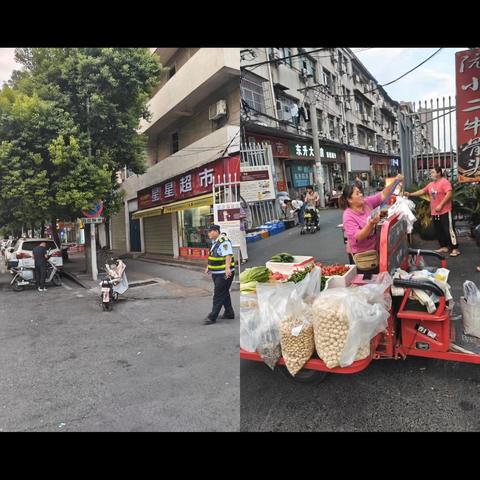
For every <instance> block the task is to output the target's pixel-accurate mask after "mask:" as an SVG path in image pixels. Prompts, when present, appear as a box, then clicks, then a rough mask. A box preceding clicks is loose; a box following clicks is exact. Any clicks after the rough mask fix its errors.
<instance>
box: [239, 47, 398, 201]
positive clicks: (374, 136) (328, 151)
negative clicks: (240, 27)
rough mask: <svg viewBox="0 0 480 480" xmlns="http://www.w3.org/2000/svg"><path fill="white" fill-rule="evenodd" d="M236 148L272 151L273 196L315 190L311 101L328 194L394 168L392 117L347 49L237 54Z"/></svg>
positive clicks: (390, 104) (384, 97) (387, 102)
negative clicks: (268, 147) (239, 105)
mask: <svg viewBox="0 0 480 480" xmlns="http://www.w3.org/2000/svg"><path fill="white" fill-rule="evenodd" d="M241 98H242V110H241V116H242V142H244V143H246V144H249V143H253V142H256V143H259V142H260V143H262V142H267V143H270V144H271V145H272V153H273V156H274V165H275V170H276V178H277V191H288V192H289V194H290V195H292V196H295V195H297V194H299V193H300V192H301V191H303V190H304V187H305V186H306V185H308V184H316V185H318V177H319V176H318V172H316V169H315V158H314V152H313V144H312V124H311V122H312V119H311V118H310V104H311V103H312V102H314V104H315V112H316V118H315V119H313V121H315V122H317V126H318V132H319V140H320V155H321V161H322V168H323V172H322V176H323V181H324V190H325V192H326V193H328V192H330V191H331V190H333V189H338V188H339V187H341V186H342V185H343V184H344V183H345V182H347V181H350V180H352V179H353V178H355V177H357V176H360V177H361V178H362V179H363V181H364V182H365V184H366V185H369V186H371V187H374V186H375V185H376V182H377V181H378V180H379V178H380V177H382V178H383V179H384V178H385V177H387V176H391V175H395V174H396V173H398V171H399V169H400V151H399V133H398V124H397V110H398V107H399V104H398V103H397V102H395V101H393V100H392V99H391V98H390V97H389V96H388V94H387V93H386V92H385V90H383V88H382V87H380V86H379V85H378V82H377V81H376V80H375V78H374V77H373V76H372V75H371V74H370V73H369V71H368V70H367V69H366V68H365V67H364V65H363V64H362V63H361V62H360V60H359V59H358V58H357V56H356V55H355V53H354V52H353V51H352V50H351V49H349V48H330V49H328V48H323V49H319V48H305V49H299V48H249V49H242V51H241Z"/></svg>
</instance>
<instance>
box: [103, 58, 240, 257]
mask: <svg viewBox="0 0 480 480" xmlns="http://www.w3.org/2000/svg"><path fill="white" fill-rule="evenodd" d="M151 52H152V55H153V54H156V55H158V57H159V60H160V62H161V64H162V65H163V66H164V67H167V68H166V70H165V72H164V73H163V74H162V78H161V80H160V83H159V85H158V88H157V89H156V91H155V92H154V94H153V96H152V98H151V100H150V101H149V103H148V107H149V110H150V112H151V119H150V120H149V121H143V120H142V122H141V124H140V133H143V134H145V135H146V136H147V138H148V146H147V154H146V162H147V171H146V173H145V174H143V175H130V176H128V177H127V178H126V179H125V181H124V183H123V184H122V186H121V189H122V190H123V192H124V206H123V208H122V210H121V211H120V212H119V213H118V214H117V215H115V216H114V217H113V218H112V219H111V228H110V232H111V245H112V248H113V249H114V250H116V251H123V252H142V253H146V254H160V255H170V256H173V257H195V258H198V257H204V256H205V255H207V252H208V249H207V232H206V229H207V226H208V225H209V224H210V223H212V222H213V210H212V205H213V196H212V184H213V181H214V179H217V178H218V176H221V177H223V174H224V173H226V174H227V175H228V173H232V172H234V171H239V163H240V159H239V154H238V152H239V144H240V133H239V132H240V90H239V76H240V53H239V52H240V51H239V49H237V48H152V49H151ZM216 181H218V180H216Z"/></svg>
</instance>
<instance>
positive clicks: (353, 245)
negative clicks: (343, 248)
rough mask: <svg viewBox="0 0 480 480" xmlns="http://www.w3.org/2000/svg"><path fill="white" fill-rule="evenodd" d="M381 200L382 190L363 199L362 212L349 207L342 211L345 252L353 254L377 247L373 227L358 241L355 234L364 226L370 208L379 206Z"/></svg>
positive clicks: (368, 216)
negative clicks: (345, 239) (345, 243)
mask: <svg viewBox="0 0 480 480" xmlns="http://www.w3.org/2000/svg"><path fill="white" fill-rule="evenodd" d="M382 200H383V199H382V192H378V193H377V194H375V195H372V196H370V197H366V198H365V199H364V204H363V212H362V213H360V212H356V211H355V210H353V209H351V208H347V209H345V211H344V212H343V229H344V231H345V235H346V237H347V252H348V251H350V253H352V254H353V255H354V254H356V253H361V252H367V251H368V250H376V249H377V234H376V232H375V229H374V230H373V231H372V232H371V233H370V235H369V236H368V237H367V238H365V239H364V240H360V241H358V240H357V239H356V235H357V233H358V232H359V231H360V230H362V228H364V227H365V225H366V224H367V222H368V219H369V218H370V214H371V213H372V210H374V209H375V208H377V207H378V206H380V204H381V203H382Z"/></svg>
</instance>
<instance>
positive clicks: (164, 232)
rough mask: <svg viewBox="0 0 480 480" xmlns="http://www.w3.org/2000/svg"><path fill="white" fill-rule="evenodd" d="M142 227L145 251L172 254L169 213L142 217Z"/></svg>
mask: <svg viewBox="0 0 480 480" xmlns="http://www.w3.org/2000/svg"><path fill="white" fill-rule="evenodd" d="M174 215H175V214H174ZM143 228H144V234H145V252H146V253H157V254H158V253H160V254H163V255H173V234H172V215H171V214H168V215H157V216H155V217H146V218H144V219H143Z"/></svg>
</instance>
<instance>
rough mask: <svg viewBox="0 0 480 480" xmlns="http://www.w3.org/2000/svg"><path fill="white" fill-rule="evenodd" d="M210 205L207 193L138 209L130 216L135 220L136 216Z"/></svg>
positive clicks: (210, 198)
mask: <svg viewBox="0 0 480 480" xmlns="http://www.w3.org/2000/svg"><path fill="white" fill-rule="evenodd" d="M210 205H213V195H212V194H211V193H207V194H205V195H200V196H199V197H194V198H187V199H185V200H179V201H178V202H173V203H168V204H167V205H160V206H158V207H153V208H147V209H146V210H139V211H138V212H135V213H134V214H133V215H132V218H133V219H134V220H135V219H138V218H145V217H155V216H157V215H162V214H166V213H174V212H179V211H180V210H187V209H188V208H197V207H208V206H210Z"/></svg>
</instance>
